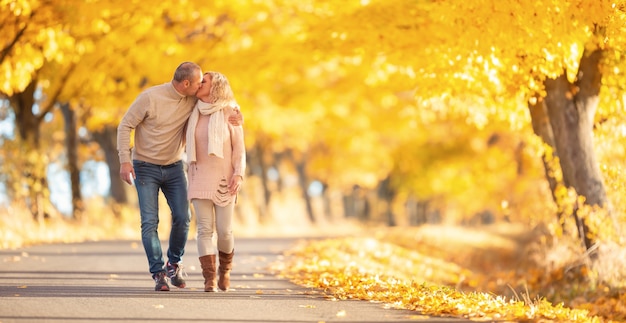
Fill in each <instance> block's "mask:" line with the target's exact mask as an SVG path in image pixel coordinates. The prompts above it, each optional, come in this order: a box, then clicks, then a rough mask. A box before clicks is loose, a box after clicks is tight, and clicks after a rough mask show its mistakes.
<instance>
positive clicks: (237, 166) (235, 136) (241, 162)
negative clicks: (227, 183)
mask: <svg viewBox="0 0 626 323" xmlns="http://www.w3.org/2000/svg"><path fill="white" fill-rule="evenodd" d="M229 129H230V136H231V143H232V145H233V156H232V159H231V163H232V167H233V170H234V172H233V176H235V175H239V176H241V177H242V178H243V177H244V174H245V172H246V147H245V143H244V140H243V127H242V126H233V125H229Z"/></svg>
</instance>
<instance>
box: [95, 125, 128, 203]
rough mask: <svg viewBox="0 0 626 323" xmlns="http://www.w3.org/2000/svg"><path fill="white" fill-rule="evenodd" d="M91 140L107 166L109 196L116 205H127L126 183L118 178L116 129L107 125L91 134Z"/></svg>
mask: <svg viewBox="0 0 626 323" xmlns="http://www.w3.org/2000/svg"><path fill="white" fill-rule="evenodd" d="M92 136H93V139H94V140H95V141H96V142H97V143H98V145H100V148H102V150H103V151H104V159H105V161H106V163H107V165H108V166H109V180H110V182H111V187H110V195H111V198H112V199H113V202H114V203H116V204H118V205H119V204H126V203H128V195H127V193H126V186H125V185H128V184H126V182H124V181H122V178H121V177H120V161H119V157H118V153H117V141H116V138H117V127H115V126H112V125H107V126H105V127H104V128H102V129H101V130H99V131H94V132H92Z"/></svg>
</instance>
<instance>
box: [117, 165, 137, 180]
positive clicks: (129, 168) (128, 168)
mask: <svg viewBox="0 0 626 323" xmlns="http://www.w3.org/2000/svg"><path fill="white" fill-rule="evenodd" d="M120 177H122V180H123V181H124V182H126V183H128V184H129V185H133V183H134V182H135V178H137V177H136V176H135V169H134V168H133V165H132V164H131V163H122V164H121V165H120Z"/></svg>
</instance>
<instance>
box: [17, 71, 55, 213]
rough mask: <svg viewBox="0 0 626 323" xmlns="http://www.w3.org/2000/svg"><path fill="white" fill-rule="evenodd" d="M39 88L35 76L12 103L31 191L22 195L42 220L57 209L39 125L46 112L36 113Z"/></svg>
mask: <svg viewBox="0 0 626 323" xmlns="http://www.w3.org/2000/svg"><path fill="white" fill-rule="evenodd" d="M36 88H37V80H36V79H33V80H32V81H31V82H30V83H29V84H28V86H27V87H26V88H25V89H24V91H22V92H18V93H14V94H13V95H11V96H10V97H9V102H10V103H11V107H12V108H13V111H14V112H15V128H16V129H17V133H18V135H19V139H20V141H21V143H22V145H21V147H22V149H21V152H20V156H21V158H24V161H23V165H22V177H23V180H24V186H25V187H26V192H28V193H27V196H24V197H23V198H24V199H25V204H26V205H27V206H28V207H29V209H30V212H31V213H32V215H33V217H34V218H35V220H37V221H42V220H43V219H44V218H45V217H49V216H51V215H52V214H53V213H54V214H56V213H57V212H56V211H55V210H54V207H53V206H52V204H51V202H50V189H49V187H48V180H47V171H46V167H47V158H46V155H45V154H44V153H43V152H42V151H41V147H40V146H41V144H40V139H41V135H40V126H41V122H42V120H43V118H42V116H43V115H45V113H46V112H45V111H44V112H42V114H41V115H40V116H38V115H35V113H34V112H33V106H34V105H35V90H36Z"/></svg>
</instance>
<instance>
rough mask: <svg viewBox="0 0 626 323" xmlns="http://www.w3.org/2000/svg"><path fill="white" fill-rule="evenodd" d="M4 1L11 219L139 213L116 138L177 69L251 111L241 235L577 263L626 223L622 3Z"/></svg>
mask: <svg viewBox="0 0 626 323" xmlns="http://www.w3.org/2000/svg"><path fill="white" fill-rule="evenodd" d="M0 3H1V4H2V6H1V9H0V17H1V18H2V20H1V21H2V23H0V39H1V40H2V43H1V44H2V50H1V52H0V53H1V54H0V71H1V73H2V74H1V75H2V78H1V79H0V93H1V98H2V101H1V105H0V106H1V110H0V111H2V113H1V116H2V123H1V124H2V132H1V135H2V138H1V144H2V150H1V152H0V160H1V166H0V167H1V168H2V172H1V174H2V176H1V177H0V180H1V182H2V187H3V188H4V190H3V193H4V196H5V198H4V205H5V206H6V207H7V208H9V207H18V208H20V207H21V208H24V209H28V212H29V213H30V215H31V216H32V217H33V218H35V219H37V221H40V222H41V221H45V220H44V219H45V218H47V217H53V218H69V219H74V220H80V221H89V217H93V216H94V214H95V213H106V214H111V215H112V216H113V215H114V216H117V217H121V212H122V211H121V209H123V208H124V207H125V206H130V207H135V204H134V203H135V202H134V191H133V190H132V188H130V187H128V186H127V185H123V183H122V182H121V181H120V178H119V175H118V170H119V168H118V167H119V164H118V160H117V151H116V149H115V144H114V143H115V136H116V127H117V124H118V122H119V120H120V118H121V116H122V115H123V113H124V112H125V110H126V109H127V107H128V106H129V105H130V103H131V102H132V100H133V99H134V97H135V96H136V95H137V94H138V93H139V92H140V91H141V90H142V89H144V88H145V87H147V86H151V85H155V84H159V83H164V82H169V81H170V80H171V77H172V73H173V70H174V68H175V67H176V66H177V65H178V64H179V63H180V62H182V61H195V62H197V63H198V64H200V65H201V66H202V67H203V68H204V69H205V70H217V71H220V72H222V73H224V74H225V75H227V76H228V77H229V79H230V81H231V83H232V85H233V88H234V90H235V93H236V95H237V98H238V100H239V102H240V104H241V106H242V110H243V113H244V114H245V116H246V124H245V133H246V145H247V149H248V162H249V167H248V170H249V174H248V176H247V179H246V185H245V189H244V191H242V196H241V199H240V200H241V202H240V204H239V206H238V208H239V212H238V216H239V221H240V222H241V223H242V224H246V223H248V224H251V225H255V224H258V223H276V222H281V221H283V220H284V219H285V215H284V214H287V217H297V218H299V219H303V223H309V224H311V225H314V224H316V223H317V224H322V225H326V224H327V223H329V222H330V223H332V222H333V221H336V220H338V219H344V218H349V219H357V220H358V221H360V222H362V223H366V224H382V225H389V226H405V225H419V224H423V223H450V224H486V223H493V222H498V221H510V222H519V223H524V224H528V225H529V226H530V227H532V226H534V225H537V224H539V223H547V224H549V225H551V226H552V227H553V228H554V230H555V231H558V232H562V231H563V230H570V229H571V231H572V232H573V233H574V234H579V236H580V238H581V241H582V243H583V244H584V248H586V249H590V248H591V247H592V245H593V244H594V243H595V242H596V240H597V239H614V238H616V237H617V235H616V233H619V229H620V228H619V223H622V222H623V219H624V217H625V216H626V215H625V212H624V207H625V205H624V201H623V198H622V196H623V193H624V186H623V184H622V177H621V172H622V167H623V164H624V162H623V161H624V156H625V154H626V152H624V141H625V140H624V138H625V136H626V128H624V102H625V99H624V89H623V84H624V79H623V70H624V68H625V67H626V66H624V64H625V60H624V50H625V48H624V44H625V42H624V39H623V38H624V36H623V35H624V33H623V32H624V27H625V25H624V23H625V22H626V17H625V16H624V13H625V7H624V1H609V0H600V1H598V0H593V1H592V0H566V1H561V0H559V1H557V0H549V1H543V2H541V3H538V2H537V3H528V4H521V3H520V2H518V1H496V0H486V1H466V2H463V3H455V4H450V3H443V2H441V1H407V0H397V1H396V0H394V1H367V0H363V1H326V2H324V3H319V2H318V1H308V0H305V1H297V2H292V1H283V0H264V1H254V2H250V1H240V0H233V1H212V2H208V3H207V2H203V1H199V0H187V1H182V2H180V3H176V4H174V3H168V2H162V1H153V0H147V1H142V2H138V1H119V0H94V1H71V0H54V1H36V0H13V1H11V0H0ZM101 169H106V173H105V174H106V175H105V176H102V175H101V173H99V172H98V170H101ZM59 174H61V175H59ZM98 174H100V175H98ZM59 187H66V188H67V189H66V190H65V191H64V194H63V195H62V196H63V197H62V198H55V197H54V196H55V195H54V192H55V190H57V191H58V190H60V188H59ZM88 188H89V189H88ZM87 189H88V190H89V191H95V192H96V193H97V194H93V192H92V193H90V194H89V195H88V196H86V194H85V190H87ZM94 195H95V196H96V197H94ZM94 198H102V199H104V200H105V202H104V204H103V205H104V206H105V207H104V210H102V209H99V210H97V211H95V210H94V209H93V207H91V208H90V205H96V203H94V202H93V199H94ZM98 205H99V204H98ZM2 216H3V217H11V216H14V215H12V213H11V212H6V213H4V214H3V215H2ZM120 219H121V218H120ZM565 232H566V231H565Z"/></svg>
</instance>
